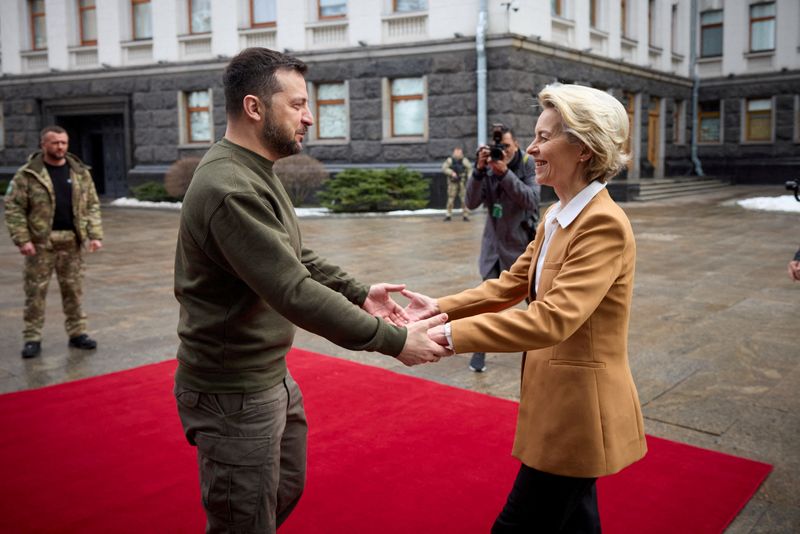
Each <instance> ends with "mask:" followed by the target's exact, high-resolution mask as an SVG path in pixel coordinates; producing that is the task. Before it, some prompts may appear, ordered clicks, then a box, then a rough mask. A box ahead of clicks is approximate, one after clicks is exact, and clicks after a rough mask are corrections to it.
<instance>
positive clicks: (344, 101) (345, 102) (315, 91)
mask: <svg viewBox="0 0 800 534" xmlns="http://www.w3.org/2000/svg"><path fill="white" fill-rule="evenodd" d="M334 84H340V85H342V86H343V87H344V97H343V98H341V99H335V100H330V99H328V100H320V98H319V88H320V86H321V85H334ZM311 85H312V88H311V94H312V95H313V100H314V107H313V109H314V116H315V117H316V118H317V120H316V121H315V124H314V142H315V143H319V144H326V143H327V144H341V143H346V142H349V141H350V98H349V96H350V85H349V84H348V83H347V81H346V80H326V81H320V82H314V83H313V84H311ZM327 105H341V106H343V107H344V109H345V116H346V118H347V123H346V124H345V135H344V137H322V136H321V135H320V126H322V120H321V117H322V115H321V114H320V106H327Z"/></svg>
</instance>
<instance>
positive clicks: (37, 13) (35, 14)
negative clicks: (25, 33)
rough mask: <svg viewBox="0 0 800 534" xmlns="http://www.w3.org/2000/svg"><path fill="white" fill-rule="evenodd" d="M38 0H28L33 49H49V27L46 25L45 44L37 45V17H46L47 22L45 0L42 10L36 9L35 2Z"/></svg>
mask: <svg viewBox="0 0 800 534" xmlns="http://www.w3.org/2000/svg"><path fill="white" fill-rule="evenodd" d="M35 1H36V0H28V16H29V19H30V20H29V22H30V25H31V50H47V28H46V27H45V37H44V44H45V45H44V46H43V47H37V46H36V19H37V18H39V17H41V18H43V19H45V25H46V24H47V19H46V16H47V7H46V6H45V2H44V0H42V11H34V10H33V4H34V2H35Z"/></svg>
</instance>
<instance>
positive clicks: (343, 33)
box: [306, 20, 348, 48]
mask: <svg viewBox="0 0 800 534" xmlns="http://www.w3.org/2000/svg"><path fill="white" fill-rule="evenodd" d="M306 40H307V42H308V47H309V48H327V47H330V46H333V47H336V46H347V44H348V39H347V20H336V21H322V22H309V23H308V24H306Z"/></svg>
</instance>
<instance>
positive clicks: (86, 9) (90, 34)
mask: <svg viewBox="0 0 800 534" xmlns="http://www.w3.org/2000/svg"><path fill="white" fill-rule="evenodd" d="M94 1H95V0H78V18H79V20H80V28H81V45H82V46H92V45H96V44H97V6H95V3H94Z"/></svg>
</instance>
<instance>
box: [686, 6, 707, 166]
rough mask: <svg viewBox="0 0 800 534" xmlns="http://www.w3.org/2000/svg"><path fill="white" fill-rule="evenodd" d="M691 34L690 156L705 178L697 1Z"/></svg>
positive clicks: (692, 13)
mask: <svg viewBox="0 0 800 534" xmlns="http://www.w3.org/2000/svg"><path fill="white" fill-rule="evenodd" d="M690 9H691V10H692V12H691V17H692V24H691V32H692V36H691V38H690V39H689V43H690V45H689V46H690V48H689V68H690V69H691V73H692V143H691V156H692V165H693V166H694V172H695V174H696V175H697V176H705V174H704V173H703V165H702V164H701V163H700V158H699V157H698V156H697V125H698V122H697V105H698V103H697V98H698V95H699V93H700V75H699V74H698V72H697V17H698V13H697V0H692V2H691V7H690Z"/></svg>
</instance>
